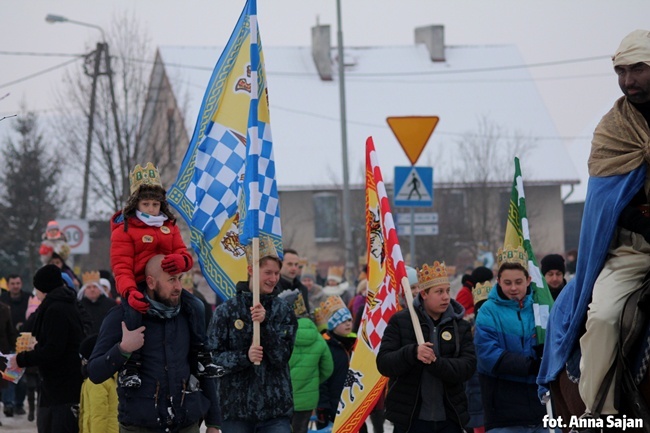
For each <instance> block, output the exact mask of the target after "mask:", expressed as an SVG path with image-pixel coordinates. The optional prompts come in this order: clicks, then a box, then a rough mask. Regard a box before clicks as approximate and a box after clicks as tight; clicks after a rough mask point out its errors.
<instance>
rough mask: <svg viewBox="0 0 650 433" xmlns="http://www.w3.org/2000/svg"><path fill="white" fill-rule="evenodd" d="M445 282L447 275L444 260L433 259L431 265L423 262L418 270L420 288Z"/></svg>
mask: <svg viewBox="0 0 650 433" xmlns="http://www.w3.org/2000/svg"><path fill="white" fill-rule="evenodd" d="M446 284H449V277H448V276H447V267H446V266H445V262H439V261H435V262H433V264H432V265H431V266H429V265H428V264H426V263H425V264H424V265H422V268H421V269H420V270H418V288H419V289H420V290H426V289H430V288H431V287H435V286H441V285H446Z"/></svg>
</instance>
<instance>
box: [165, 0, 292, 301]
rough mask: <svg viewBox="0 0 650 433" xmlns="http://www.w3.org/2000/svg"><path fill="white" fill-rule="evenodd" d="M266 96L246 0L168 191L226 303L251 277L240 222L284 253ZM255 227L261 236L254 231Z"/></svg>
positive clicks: (252, 12)
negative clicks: (237, 288) (247, 270)
mask: <svg viewBox="0 0 650 433" xmlns="http://www.w3.org/2000/svg"><path fill="white" fill-rule="evenodd" d="M267 95H268V92H267V87H266V75H265V73H264V57H263V54H262V46H261V43H260V39H259V32H258V25H257V5H256V1H255V0H248V1H247V2H246V5H245V6H244V10H243V11H242V14H241V16H240V17H239V20H238V21H237V25H236V26H235V29H234V31H233V33H232V35H231V36H230V40H229V41H228V44H227V46H226V48H225V49H224V51H223V53H222V54H221V57H220V58H219V60H218V62H217V64H216V66H215V68H214V71H213V72H212V76H211V77H210V82H209V83H208V86H207V89H206V92H205V95H204V97H203V102H202V104H201V109H200V111H199V115H198V119H197V122H196V126H195V128H194V133H193V135H192V139H191V141H190V145H189V148H188V150H187V153H186V154H185V157H184V158H183V163H182V164H181V168H180V171H179V174H178V177H177V179H176V181H175V182H174V184H173V185H172V187H171V188H170V190H169V193H168V201H169V202H170V204H172V206H174V208H175V209H176V210H177V211H178V212H179V213H180V214H181V216H182V217H183V218H184V219H185V221H187V223H188V224H189V226H190V230H191V239H192V247H193V248H194V250H195V251H196V253H197V255H198V258H199V263H200V264H201V269H202V271H203V275H204V276H205V278H206V280H207V281H208V283H209V284H210V287H212V289H213V290H214V291H215V292H216V293H217V294H218V295H219V296H220V297H222V298H223V299H227V298H229V297H231V296H233V295H234V294H235V284H236V283H237V281H241V280H245V279H246V264H247V263H246V254H245V251H244V248H243V246H242V243H240V230H239V228H238V224H239V225H240V226H243V227H242V236H243V237H244V239H242V240H243V241H244V242H245V243H246V244H247V243H248V237H250V236H248V235H249V234H251V233H252V234H253V235H257V236H259V234H261V233H264V234H265V235H268V236H270V237H271V238H272V239H273V241H274V243H275V244H276V248H277V250H278V251H281V250H282V248H281V237H282V233H281V228H280V208H279V205H278V191H277V185H276V181H275V162H274V160H273V151H272V138H271V128H270V118H269V106H268V97H267ZM251 144H252V145H251ZM249 164H252V165H251V166H250V167H249ZM253 165H254V166H253ZM260 167H263V169H262V170H260ZM251 170H252V171H251ZM245 179H246V180H245ZM251 179H252V180H251ZM251 191H253V195H252V196H251V195H250V192H251ZM258 192H259V193H258ZM240 208H242V209H244V212H239V210H240ZM240 219H241V220H242V221H240ZM251 222H253V223H254V225H255V227H258V228H259V229H258V231H257V232H255V231H251V229H250V227H249V225H250V224H251Z"/></svg>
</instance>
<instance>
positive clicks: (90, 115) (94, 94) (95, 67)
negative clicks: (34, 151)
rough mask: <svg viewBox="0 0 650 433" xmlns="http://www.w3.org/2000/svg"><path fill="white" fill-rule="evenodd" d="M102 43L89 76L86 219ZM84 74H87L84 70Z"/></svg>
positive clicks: (83, 205)
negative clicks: (90, 87)
mask: <svg viewBox="0 0 650 433" xmlns="http://www.w3.org/2000/svg"><path fill="white" fill-rule="evenodd" d="M104 45H105V44H104V43H102V42H98V43H97V48H96V49H95V52H94V65H93V72H92V74H90V76H91V77H92V79H93V83H92V90H91V94H90V112H89V113H88V135H87V136H86V162H85V165H84V189H83V196H82V199H81V215H79V217H80V218H81V219H86V212H87V210H88V189H89V183H90V156H91V151H92V146H93V129H94V127H95V105H96V101H97V77H99V65H100V63H101V60H102V51H103V50H104ZM91 54H93V53H91ZM86 74H88V73H87V72H86Z"/></svg>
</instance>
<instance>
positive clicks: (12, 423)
mask: <svg viewBox="0 0 650 433" xmlns="http://www.w3.org/2000/svg"><path fill="white" fill-rule="evenodd" d="M0 422H2V427H0V431H3V432H5V431H10V432H15V433H36V422H35V421H32V422H29V421H27V415H15V416H13V417H12V418H7V417H6V416H5V415H4V414H3V413H2V411H0Z"/></svg>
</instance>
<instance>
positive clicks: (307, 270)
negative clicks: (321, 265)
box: [300, 263, 316, 280]
mask: <svg viewBox="0 0 650 433" xmlns="http://www.w3.org/2000/svg"><path fill="white" fill-rule="evenodd" d="M300 275H301V277H302V278H311V279H312V280H315V279H316V264H315V263H306V264H305V265H304V266H303V267H302V271H301V272H300Z"/></svg>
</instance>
